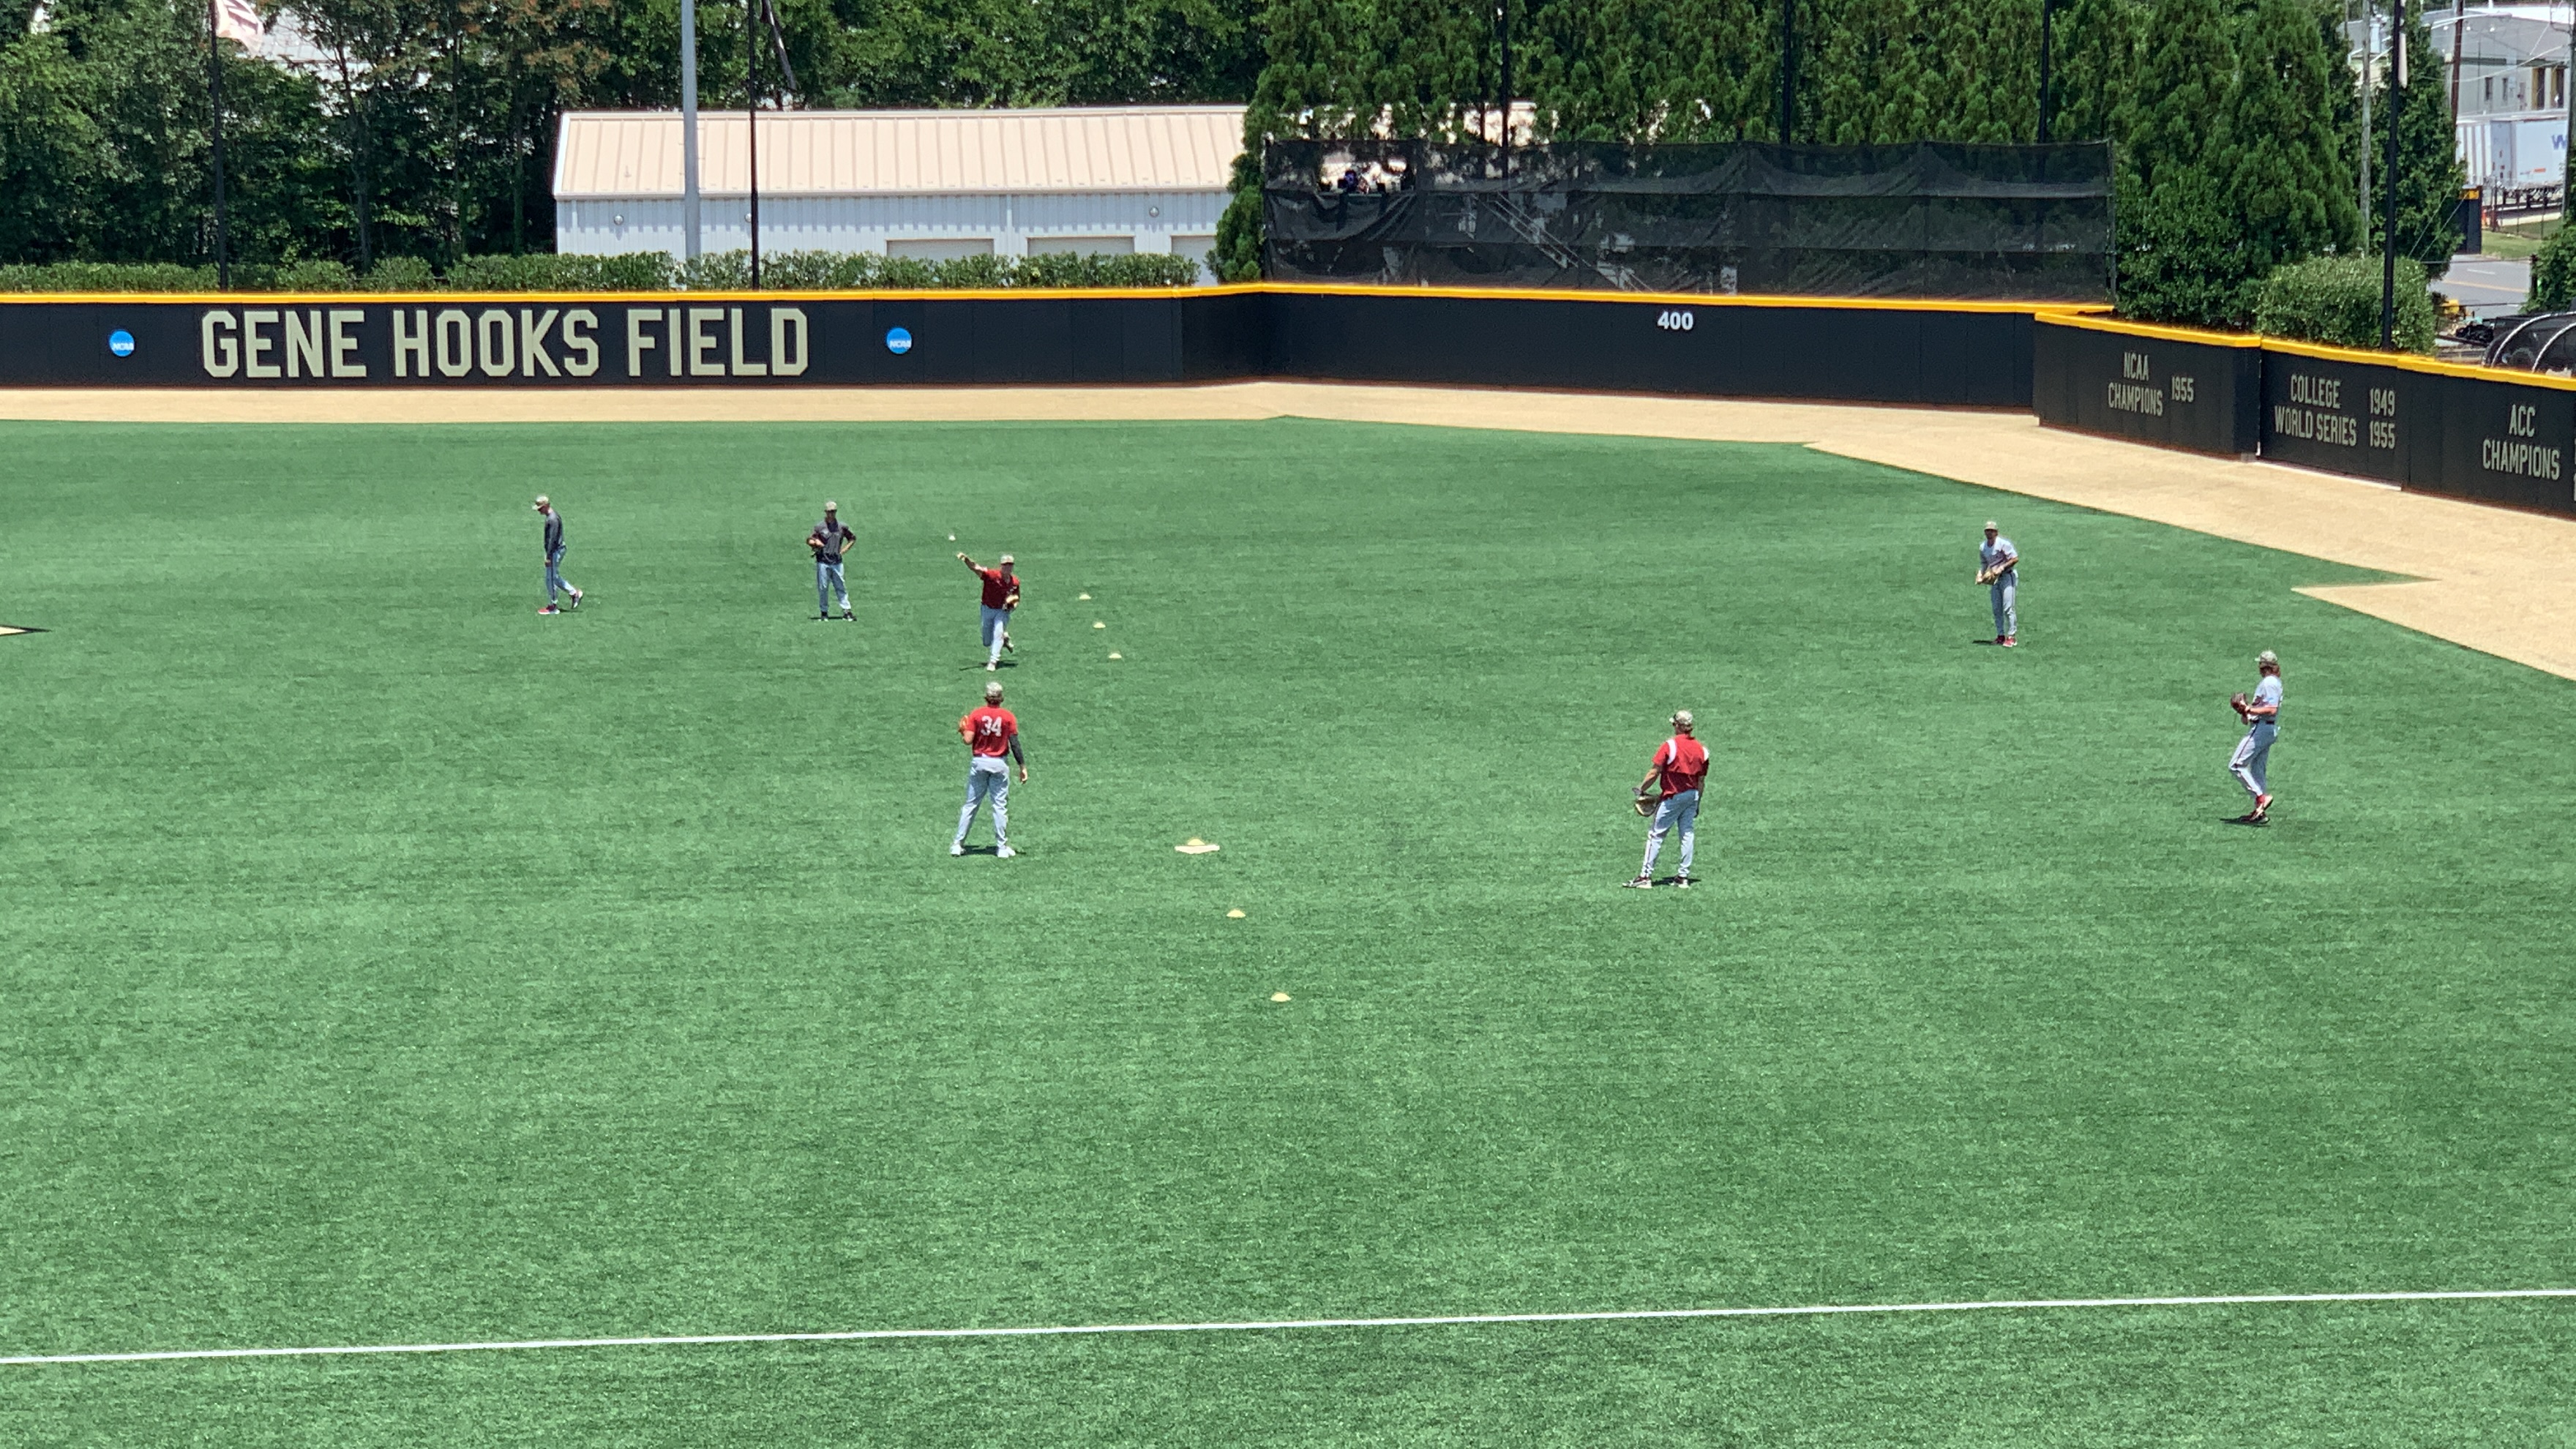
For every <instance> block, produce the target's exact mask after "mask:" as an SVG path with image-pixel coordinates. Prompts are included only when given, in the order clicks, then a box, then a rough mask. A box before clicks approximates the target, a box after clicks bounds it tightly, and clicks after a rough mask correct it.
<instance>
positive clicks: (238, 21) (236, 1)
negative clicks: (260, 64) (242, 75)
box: [215, 0, 267, 55]
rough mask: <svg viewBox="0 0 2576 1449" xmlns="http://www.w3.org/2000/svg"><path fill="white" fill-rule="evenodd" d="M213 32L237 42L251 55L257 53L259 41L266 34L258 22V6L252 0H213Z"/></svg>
mask: <svg viewBox="0 0 2576 1449" xmlns="http://www.w3.org/2000/svg"><path fill="white" fill-rule="evenodd" d="M215 33H216V34H217V35H220V36H222V37H223V38H224V39H226V40H231V41H237V42H239V43H240V45H241V48H242V49H244V50H247V51H249V52H250V53H251V54H253V55H257V54H259V47H260V42H261V41H262V40H264V39H265V38H266V34H267V33H266V31H265V30H264V29H263V28H262V27H261V25H260V23H259V6H258V5H257V4H256V3H254V0H215Z"/></svg>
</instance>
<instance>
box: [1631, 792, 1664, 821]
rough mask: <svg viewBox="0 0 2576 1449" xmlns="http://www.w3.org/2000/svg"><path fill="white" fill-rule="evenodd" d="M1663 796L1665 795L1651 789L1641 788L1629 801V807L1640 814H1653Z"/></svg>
mask: <svg viewBox="0 0 2576 1449" xmlns="http://www.w3.org/2000/svg"><path fill="white" fill-rule="evenodd" d="M1663 798H1664V797H1663V796H1661V795H1658V794H1655V793H1654V792H1653V791H1651V790H1640V791H1638V792H1637V794H1636V797H1635V798H1634V799H1631V800H1630V801H1629V802H1628V805H1629V808H1631V809H1633V810H1635V811H1636V812H1637V813H1638V814H1640V815H1646V816H1651V815H1653V814H1654V813H1655V806H1656V805H1657V804H1659V803H1661V802H1662V800H1663Z"/></svg>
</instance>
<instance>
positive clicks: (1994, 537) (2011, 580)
mask: <svg viewBox="0 0 2576 1449" xmlns="http://www.w3.org/2000/svg"><path fill="white" fill-rule="evenodd" d="M2020 568H2021V554H2020V553H2019V551H2017V550H2015V549H2014V548H2013V541H2012V540H2011V539H2009V538H2006V537H2004V536H2003V530H2001V529H1999V528H1997V527H1996V526H1995V521H1994V520H1993V519H1991V518H1989V519H1987V520H1986V541H1985V542H1984V543H1981V544H1979V545H1978V546H1977V582H1978V583H1981V584H1984V585H1985V586H1986V590H1987V592H1988V593H1989V594H1990V595H1991V596H1992V597H1993V600H1994V606H1995V642H1996V643H1998V644H2001V645H2002V646H2004V647H2005V648H2006V649H2010V648H2012V647H2014V646H2015V645H2017V644H2019V643H2020V642H2021V641H2020V640H2019V639H2017V638H2015V637H2014V635H2015V633H2016V632H2017V631H2018V630H2019V629H2020V627H2021V621H2020V619H2019V618H2018V617H2016V616H2015V614H2014V612H2013V603H2014V600H2013V595H2014V593H2015V592H2016V591H2017V590H2018V588H2019V587H2020V584H2021V574H2020V572H2019V570H2020Z"/></svg>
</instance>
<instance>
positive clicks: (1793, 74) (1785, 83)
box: [1780, 0, 1798, 146]
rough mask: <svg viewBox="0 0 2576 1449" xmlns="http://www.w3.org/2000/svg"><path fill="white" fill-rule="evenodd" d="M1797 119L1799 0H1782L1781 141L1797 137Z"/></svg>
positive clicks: (1784, 141) (1786, 141) (1786, 143)
mask: <svg viewBox="0 0 2576 1449" xmlns="http://www.w3.org/2000/svg"><path fill="white" fill-rule="evenodd" d="M1797 119H1798V0H1780V144H1781V145H1783V146H1786V145H1788V144H1789V143H1790V142H1791V141H1792V140H1794V139H1796V135H1795V132H1796V130H1797Z"/></svg>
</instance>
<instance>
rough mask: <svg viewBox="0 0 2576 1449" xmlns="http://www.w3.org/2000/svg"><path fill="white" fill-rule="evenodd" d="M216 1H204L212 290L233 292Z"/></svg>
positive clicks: (221, 45) (221, 48)
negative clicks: (211, 153)
mask: <svg viewBox="0 0 2576 1449" xmlns="http://www.w3.org/2000/svg"><path fill="white" fill-rule="evenodd" d="M218 3H219V0H206V108H207V110H208V111H210V112H212V113H213V119H214V139H215V290H216V291H219V292H229V291H231V290H232V289H233V266H232V255H231V248H230V247H229V246H227V245H226V242H227V241H228V240H229V239H228V238H227V237H226V235H225V232H226V230H227V219H226V217H225V215H224V37H223V26H222V23H221V22H220V21H218V20H217V19H216V16H215V6H216V5H217V4H218Z"/></svg>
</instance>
